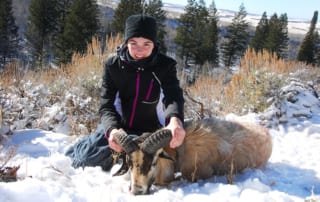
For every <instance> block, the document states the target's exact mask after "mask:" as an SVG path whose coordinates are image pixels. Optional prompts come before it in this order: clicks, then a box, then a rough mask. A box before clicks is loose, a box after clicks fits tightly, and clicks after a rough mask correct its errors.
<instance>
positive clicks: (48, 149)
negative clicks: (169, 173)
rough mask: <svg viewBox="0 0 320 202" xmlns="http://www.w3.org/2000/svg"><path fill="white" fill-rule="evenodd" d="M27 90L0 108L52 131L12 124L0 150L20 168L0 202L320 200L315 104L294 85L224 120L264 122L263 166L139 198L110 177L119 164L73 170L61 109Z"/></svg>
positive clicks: (0, 191) (309, 91)
mask: <svg viewBox="0 0 320 202" xmlns="http://www.w3.org/2000/svg"><path fill="white" fill-rule="evenodd" d="M31 86H32V85H30V87H27V88H30V91H28V90H27V91H26V94H28V96H25V97H23V98H21V100H19V99H20V98H18V97H15V96H14V95H13V94H12V95H6V96H7V97H5V96H4V97H5V98H7V99H6V101H5V104H3V105H4V106H5V109H3V110H5V111H6V113H13V112H14V111H15V110H16V109H17V108H18V109H20V110H22V111H24V113H25V114H33V113H34V116H35V117H37V119H39V120H42V122H43V124H44V123H50V124H51V126H50V127H51V128H52V129H53V131H54V132H53V131H48V130H43V129H23V127H24V124H25V123H26V122H28V120H29V119H30V117H26V120H20V121H18V120H15V121H14V124H15V125H14V126H12V128H13V134H12V135H8V136H6V138H5V141H4V148H3V150H5V149H8V148H12V147H13V148H15V149H16V155H15V156H14V157H13V158H12V159H11V160H10V161H9V162H8V163H7V164H6V166H11V167H12V166H20V168H19V170H18V173H17V177H18V180H17V181H16V182H8V183H5V182H0V201H1V202H9V201H10V202H20V201H21V202H22V201H23V202H28V201H30V202H31V201H32V202H38V201H39V202H40V201H41V202H43V201H63V202H65V201H72V202H86V201H94V202H96V201H114V202H120V201H121V202H123V201H130V202H131V201H133V202H134V201H139V202H140V201H148V202H149V201H174V202H177V201H185V202H189V201H190V202H194V201H219V202H223V201H252V200H253V199H254V201H259V202H260V201H261V202H269V201H277V202H278V201H280V202H281V201H284V202H292V201H308V202H319V201H320V155H319V151H320V150H319V146H320V100H319V98H317V97H316V95H315V91H314V90H313V88H310V86H309V85H303V84H302V83H300V82H299V81H297V80H292V81H291V82H289V85H288V86H284V87H283V88H281V89H280V91H281V92H280V93H279V94H280V95H281V96H279V97H276V98H270V99H271V100H272V102H273V104H271V105H270V107H269V108H268V109H267V110H265V112H263V113H261V114H256V113H249V114H247V115H245V116H237V115H235V114H229V115H227V116H226V117H225V118H226V119H228V120H232V119H241V120H246V121H250V122H255V123H264V124H266V123H269V124H266V125H268V126H269V127H270V132H271V135H272V141H273V152H272V155H271V157H270V159H269V161H268V163H267V164H266V165H265V166H264V167H263V168H261V169H256V170H253V169H247V170H245V171H244V172H242V173H239V174H237V175H236V176H234V179H233V184H228V183H227V179H226V177H225V176H213V177H212V178H210V179H207V180H201V181H198V182H196V183H190V182H187V181H186V180H184V179H180V180H177V181H174V182H172V183H171V184H170V185H169V186H163V187H161V186H154V185H153V186H152V187H151V194H149V195H144V196H133V195H131V194H130V193H129V189H128V186H129V178H128V176H119V177H112V173H114V172H115V171H116V170H117V168H119V165H115V166H114V167H113V168H112V170H111V171H110V172H105V171H102V169H101V168H100V167H86V168H84V169H82V168H78V169H74V168H73V167H72V166H71V160H70V159H69V157H66V156H65V155H64V153H65V151H66V150H67V149H68V147H69V146H71V145H73V144H74V143H75V142H76V141H77V140H79V139H80V138H81V137H83V135H81V136H70V135H67V134H68V133H67V132H68V131H69V129H63V128H64V127H65V124H66V122H63V120H65V118H63V117H64V116H65V114H64V113H63V111H62V110H61V108H62V106H60V105H59V104H53V105H51V106H50V105H44V104H43V103H45V102H44V101H45V100H46V99H47V98H45V96H44V97H42V98H41V95H42V94H45V95H50V92H48V91H47V90H45V88H44V87H43V86H39V87H37V86H35V87H34V88H32V87H31ZM34 89H36V90H34ZM31 92H33V93H31ZM36 96H38V97H36ZM39 96H40V97H39ZM65 97H66V98H65V99H66V100H68V99H73V100H77V102H78V104H79V105H82V104H84V105H87V104H88V102H90V99H87V98H85V99H82V100H81V99H79V98H77V97H76V96H75V95H69V96H65ZM32 99H33V100H36V101H37V102H35V104H33V105H34V106H29V105H24V104H23V103H34V102H30V100H32ZM9 101H10V102H9ZM60 104H61V103H60ZM38 105H39V106H43V107H44V110H43V111H42V114H41V116H40V115H37V114H36V111H35V109H37V108H39V106H38ZM61 105H62V104H61ZM64 107H65V106H64ZM9 109H11V110H12V112H10V110H9ZM30 110H31V111H30ZM65 111H67V110H65ZM32 112H33V113H32ZM53 119H54V120H59V121H54V122H55V123H56V125H53V122H52V120H53ZM35 121H36V120H35ZM31 125H33V124H31ZM39 126H41V124H39ZM4 128H6V127H4ZM44 128H46V127H44ZM0 149H1V148H0ZM3 155H5V152H0V159H2V158H3V157H4V156H3ZM0 166H1V165H0Z"/></svg>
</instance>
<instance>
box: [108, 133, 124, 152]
mask: <svg viewBox="0 0 320 202" xmlns="http://www.w3.org/2000/svg"><path fill="white" fill-rule="evenodd" d="M120 130H122V129H112V130H111V132H110V135H109V138H108V142H109V147H110V148H111V149H113V150H114V151H116V152H123V148H122V147H121V146H120V145H118V143H117V142H116V141H115V136H116V135H117V133H120Z"/></svg>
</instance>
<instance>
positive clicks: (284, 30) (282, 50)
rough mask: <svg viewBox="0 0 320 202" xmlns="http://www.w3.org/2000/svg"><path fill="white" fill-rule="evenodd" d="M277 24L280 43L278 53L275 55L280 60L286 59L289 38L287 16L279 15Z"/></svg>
mask: <svg viewBox="0 0 320 202" xmlns="http://www.w3.org/2000/svg"><path fill="white" fill-rule="evenodd" d="M279 23H280V36H279V37H280V39H281V43H280V44H279V51H278V53H277V54H278V56H279V57H280V58H287V53H288V43H289V36H288V16H287V14H286V13H284V14H281V15H280V18H279Z"/></svg>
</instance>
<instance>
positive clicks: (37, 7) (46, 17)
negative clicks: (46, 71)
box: [26, 0, 57, 66]
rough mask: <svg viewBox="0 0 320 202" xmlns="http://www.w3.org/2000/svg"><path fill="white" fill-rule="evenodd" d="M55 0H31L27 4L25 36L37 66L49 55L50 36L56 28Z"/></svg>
mask: <svg viewBox="0 0 320 202" xmlns="http://www.w3.org/2000/svg"><path fill="white" fill-rule="evenodd" d="M55 4H56V0H31V2H30V5H29V12H30V14H29V17H28V28H27V33H26V37H27V39H28V41H29V43H30V44H31V46H32V48H33V50H34V53H33V55H34V56H35V57H36V60H37V61H38V62H39V66H42V65H43V60H44V59H45V57H47V56H48V55H49V53H48V52H50V50H51V47H50V46H51V37H52V33H54V30H55V28H56V19H57V11H56V7H55Z"/></svg>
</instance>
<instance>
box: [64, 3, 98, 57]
mask: <svg viewBox="0 0 320 202" xmlns="http://www.w3.org/2000/svg"><path fill="white" fill-rule="evenodd" d="M98 12H99V10H98V6H97V3H96V1H95V0H74V1H73V4H72V6H71V11H70V13H69V14H68V16H67V17H66V22H65V26H64V31H63V35H62V39H61V40H62V42H61V44H62V46H63V47H64V48H65V50H64V53H65V55H64V56H63V57H61V58H59V59H60V61H59V62H61V63H67V62H70V60H71V57H72V54H73V53H74V52H78V53H81V54H83V53H85V52H86V50H87V45H88V43H90V42H91V41H92V37H93V36H94V35H95V34H96V33H97V31H98V29H99V22H98Z"/></svg>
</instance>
